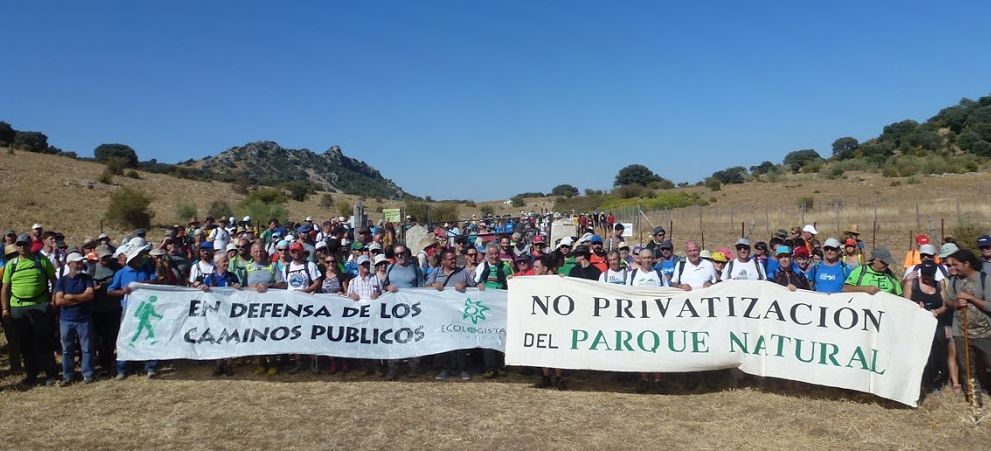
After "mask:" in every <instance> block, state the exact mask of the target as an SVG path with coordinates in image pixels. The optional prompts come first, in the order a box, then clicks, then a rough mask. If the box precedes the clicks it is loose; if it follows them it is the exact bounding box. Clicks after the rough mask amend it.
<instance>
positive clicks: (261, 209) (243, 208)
mask: <svg viewBox="0 0 991 451" xmlns="http://www.w3.org/2000/svg"><path fill="white" fill-rule="evenodd" d="M239 207H240V208H239V210H240V212H241V214H243V215H245V216H251V217H252V218H277V219H279V220H280V221H284V220H286V219H288V217H289V211H288V210H286V207H285V205H284V204H283V203H266V202H263V201H261V200H260V199H250V200H245V201H243V202H241V204H240V206H239ZM228 216H230V215H228Z"/></svg>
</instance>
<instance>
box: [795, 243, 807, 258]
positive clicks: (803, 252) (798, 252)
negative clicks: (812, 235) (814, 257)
mask: <svg viewBox="0 0 991 451" xmlns="http://www.w3.org/2000/svg"><path fill="white" fill-rule="evenodd" d="M791 255H792V256H793V257H805V258H809V250H808V249H806V248H805V246H799V247H796V248H795V252H792V254H791Z"/></svg>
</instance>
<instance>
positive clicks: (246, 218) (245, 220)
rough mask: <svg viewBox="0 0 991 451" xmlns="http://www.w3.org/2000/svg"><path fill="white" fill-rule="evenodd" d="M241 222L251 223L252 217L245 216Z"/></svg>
mask: <svg viewBox="0 0 991 451" xmlns="http://www.w3.org/2000/svg"><path fill="white" fill-rule="evenodd" d="M241 222H251V216H245V217H243V218H241Z"/></svg>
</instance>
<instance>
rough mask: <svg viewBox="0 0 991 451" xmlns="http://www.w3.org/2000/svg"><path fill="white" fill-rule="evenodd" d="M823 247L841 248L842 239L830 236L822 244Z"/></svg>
mask: <svg viewBox="0 0 991 451" xmlns="http://www.w3.org/2000/svg"><path fill="white" fill-rule="evenodd" d="M856 244H857V243H854V245H856ZM822 247H831V248H833V249H839V248H840V247H841V246H840V240H837V239H836V238H833V237H829V238H827V239H826V242H825V243H823V244H822Z"/></svg>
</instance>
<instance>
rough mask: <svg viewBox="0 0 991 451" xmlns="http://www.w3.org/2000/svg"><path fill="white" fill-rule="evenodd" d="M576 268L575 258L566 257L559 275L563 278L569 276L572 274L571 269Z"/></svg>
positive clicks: (558, 271)
mask: <svg viewBox="0 0 991 451" xmlns="http://www.w3.org/2000/svg"><path fill="white" fill-rule="evenodd" d="M574 267H575V257H572V256H570V255H569V256H567V257H564V263H563V264H561V268H559V269H558V270H557V273H558V274H560V275H562V276H567V275H568V274H571V268H574Z"/></svg>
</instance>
